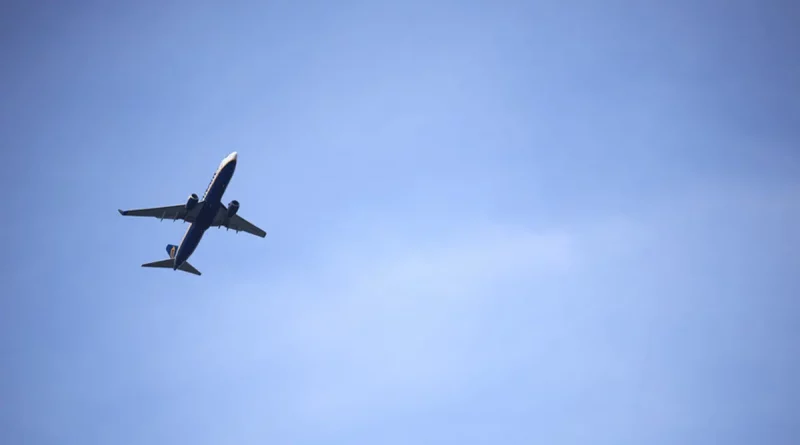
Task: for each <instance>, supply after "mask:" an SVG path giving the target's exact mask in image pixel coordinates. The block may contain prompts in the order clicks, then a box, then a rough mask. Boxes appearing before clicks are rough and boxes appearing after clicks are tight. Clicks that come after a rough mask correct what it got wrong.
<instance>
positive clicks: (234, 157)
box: [229, 151, 239, 161]
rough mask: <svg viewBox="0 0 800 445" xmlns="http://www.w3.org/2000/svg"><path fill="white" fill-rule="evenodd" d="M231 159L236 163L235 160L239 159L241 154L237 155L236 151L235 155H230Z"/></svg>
mask: <svg viewBox="0 0 800 445" xmlns="http://www.w3.org/2000/svg"><path fill="white" fill-rule="evenodd" d="M229 157H230V158H231V159H232V160H234V161H235V160H236V158H238V157H239V154H238V153H236V152H235V151H234V152H233V153H231V154H230V156H229Z"/></svg>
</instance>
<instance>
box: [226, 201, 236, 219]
mask: <svg viewBox="0 0 800 445" xmlns="http://www.w3.org/2000/svg"><path fill="white" fill-rule="evenodd" d="M237 211H239V201H237V200H235V199H234V200H233V201H231V202H229V203H228V218H233V215H235V214H236V212H237Z"/></svg>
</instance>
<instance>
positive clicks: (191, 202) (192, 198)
mask: <svg viewBox="0 0 800 445" xmlns="http://www.w3.org/2000/svg"><path fill="white" fill-rule="evenodd" d="M199 200H200V198H198V197H197V194H196V193H192V194H191V195H189V199H187V200H186V211H191V210H192V209H193V208H194V206H196V205H197V201H199Z"/></svg>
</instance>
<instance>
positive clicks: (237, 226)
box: [211, 206, 267, 238]
mask: <svg viewBox="0 0 800 445" xmlns="http://www.w3.org/2000/svg"><path fill="white" fill-rule="evenodd" d="M211 227H226V228H228V229H230V230H235V231H237V232H247V233H249V234H251V235H255V236H260V237H261V238H264V237H265V236H267V232H265V231H263V230H261V229H260V228H258V227H256V226H255V225H254V224H253V223H251V222H249V221H247V220H246V219H244V218H242V217H241V216H239V215H238V214H236V215H233V217H231V218H228V209H226V208H225V206H220V208H219V211H218V212H217V216H216V217H214V222H212V223H211Z"/></svg>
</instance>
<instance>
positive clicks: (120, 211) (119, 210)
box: [117, 209, 125, 215]
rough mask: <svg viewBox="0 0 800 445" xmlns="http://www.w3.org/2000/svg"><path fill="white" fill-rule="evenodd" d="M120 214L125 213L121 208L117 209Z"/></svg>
mask: <svg viewBox="0 0 800 445" xmlns="http://www.w3.org/2000/svg"><path fill="white" fill-rule="evenodd" d="M117 211H118V212H119V214H120V215H125V212H124V211H123V210H122V209H117Z"/></svg>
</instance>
